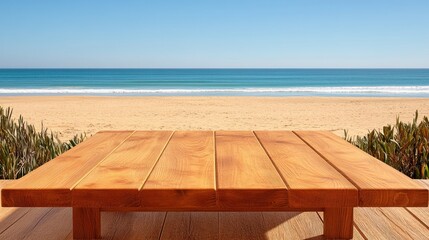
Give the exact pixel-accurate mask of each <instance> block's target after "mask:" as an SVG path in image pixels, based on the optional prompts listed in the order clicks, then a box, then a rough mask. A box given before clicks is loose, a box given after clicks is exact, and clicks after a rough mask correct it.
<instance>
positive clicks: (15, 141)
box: [0, 106, 86, 179]
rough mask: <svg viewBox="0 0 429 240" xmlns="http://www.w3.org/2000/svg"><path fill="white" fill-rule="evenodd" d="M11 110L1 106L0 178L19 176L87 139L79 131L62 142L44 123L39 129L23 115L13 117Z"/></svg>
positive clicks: (16, 177) (15, 177)
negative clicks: (78, 133)
mask: <svg viewBox="0 0 429 240" xmlns="http://www.w3.org/2000/svg"><path fill="white" fill-rule="evenodd" d="M12 112H13V110H12V109H11V108H6V109H4V108H2V107H1V106H0V179H18V178H20V177H22V176H24V175H25V174H27V173H29V172H31V171H32V170H34V169H36V168H37V167H39V166H41V165H42V164H44V163H46V162H48V161H49V160H51V159H53V158H55V157H56V156H58V155H60V154H61V153H63V152H65V151H67V150H69V149H70V148H72V147H74V146H76V145H77V144H79V143H80V142H82V141H83V140H84V139H85V138H86V135H85V134H80V135H75V136H74V137H73V138H72V139H70V140H69V141H67V142H62V141H61V140H60V139H59V138H58V135H57V134H55V133H53V132H52V131H48V129H47V128H45V127H44V126H43V124H42V128H41V130H40V131H36V129H35V127H34V125H31V124H28V123H27V122H25V121H24V119H23V117H22V116H21V115H20V116H19V118H18V119H13V118H12Z"/></svg>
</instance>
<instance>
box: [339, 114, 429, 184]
mask: <svg viewBox="0 0 429 240" xmlns="http://www.w3.org/2000/svg"><path fill="white" fill-rule="evenodd" d="M345 139H346V140H348V141H349V142H350V143H352V144H354V145H355V146H357V147H358V148H360V149H362V150H364V151H365V152H367V153H369V154H370V155H372V156H374V157H375V158H377V159H379V160H381V161H383V162H385V163H386V164H388V165H390V166H392V167H394V168H395V169H397V170H399V171H400V172H402V173H404V174H405V175H407V176H409V177H411V178H416V179H429V169H428V165H429V120H428V117H427V116H424V117H423V118H422V120H421V121H420V122H419V121H418V111H416V113H415V115H414V118H413V121H412V122H408V123H405V122H403V121H400V120H399V117H397V118H396V123H395V124H394V125H386V126H383V127H382V128H381V129H379V130H377V129H374V130H371V131H369V132H368V133H367V134H366V135H364V136H356V137H354V138H353V137H349V136H348V134H347V131H345Z"/></svg>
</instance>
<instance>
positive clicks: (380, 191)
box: [296, 131, 428, 207]
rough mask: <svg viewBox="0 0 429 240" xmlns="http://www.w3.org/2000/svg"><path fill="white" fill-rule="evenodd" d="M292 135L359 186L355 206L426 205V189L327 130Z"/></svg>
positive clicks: (300, 132) (299, 132)
mask: <svg viewBox="0 0 429 240" xmlns="http://www.w3.org/2000/svg"><path fill="white" fill-rule="evenodd" d="M296 134H297V135H298V136H299V137H300V138H301V139H303V140H304V141H305V142H306V143H307V144H308V145H310V146H311V147H312V148H313V149H314V150H315V151H317V152H318V153H319V154H320V155H321V156H323V157H324V158H325V159H326V161H328V162H329V163H330V164H332V165H333V166H334V167H335V168H336V169H337V170H338V171H340V172H341V173H342V174H343V175H344V176H345V177H347V178H348V179H349V180H350V181H351V182H352V183H353V184H354V185H355V186H356V187H357V188H358V189H359V206H364V207H371V206H379V207H392V206H397V207H407V206H416V207H424V206H428V190H427V189H424V188H423V187H422V186H420V185H419V184H418V183H416V182H415V181H413V180H412V179H410V178H409V177H407V176H405V175H403V174H402V173H400V172H398V171H397V170H395V169H394V168H392V167H390V166H388V165H387V164H385V163H383V162H381V161H379V160H377V159H375V158H374V157H372V156H370V155H369V154H367V153H365V152H363V151H361V150H360V149H358V148H356V147H355V146H353V145H351V144H350V143H348V142H347V141H345V140H343V139H342V138H340V137H338V136H336V135H334V134H333V133H330V132H319V131H317V132H315V131H298V132H296Z"/></svg>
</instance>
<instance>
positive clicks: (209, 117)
mask: <svg viewBox="0 0 429 240" xmlns="http://www.w3.org/2000/svg"><path fill="white" fill-rule="evenodd" d="M0 106H2V107H4V108H5V107H12V108H13V109H14V112H13V116H14V117H15V118H17V117H18V116H19V115H20V114H21V115H22V116H23V117H24V120H26V121H27V122H29V123H31V124H34V125H35V126H36V127H37V128H40V126H41V122H43V124H44V126H45V127H47V128H48V129H50V130H52V131H55V132H59V133H60V135H59V137H60V139H62V140H67V139H68V138H70V137H71V136H73V135H74V134H78V133H83V132H85V133H87V134H88V135H91V134H94V133H96V132H97V131H100V130H124V129H136V130H166V129H169V130H304V129H305V130H327V131H332V132H334V133H335V134H337V135H339V136H343V131H344V129H346V130H348V132H349V135H350V136H355V135H362V134H365V133H366V132H367V131H368V130H370V129H374V128H376V129H377V128H381V127H382V126H384V125H387V124H393V123H394V122H395V121H396V117H397V116H399V117H400V119H401V120H403V121H406V122H408V121H411V120H412V119H413V116H414V113H415V111H416V110H419V116H420V118H421V116H424V115H426V116H429V98H408V97H401V98H397V97H349V96H347V97H307V96H296V97H295V96H288V97H277V96H178V97H173V96H0Z"/></svg>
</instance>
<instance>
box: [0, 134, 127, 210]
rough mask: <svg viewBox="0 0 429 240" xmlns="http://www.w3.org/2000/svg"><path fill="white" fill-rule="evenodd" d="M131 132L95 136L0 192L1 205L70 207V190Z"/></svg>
mask: <svg viewBox="0 0 429 240" xmlns="http://www.w3.org/2000/svg"><path fill="white" fill-rule="evenodd" d="M131 133H132V132H131V131H125V132H114V133H98V134H95V135H94V136H92V137H90V138H89V139H87V140H85V141H84V142H82V143H80V144H79V145H78V146H76V147H74V148H72V149H71V150H69V151H67V152H65V153H64V154H61V155H60V156H58V157H57V158H55V159H53V160H51V161H49V162H47V163H45V164H44V165H43V166H42V167H40V168H38V169H36V170H34V171H32V172H30V173H29V174H28V175H26V176H24V177H22V178H21V179H20V180H19V181H16V182H14V183H13V184H9V185H8V186H6V187H5V188H3V189H2V205H3V206H9V207H13V206H15V207H21V206H23V207H49V206H50V207H61V206H64V207H65V206H71V202H72V197H71V191H70V190H71V188H72V187H73V186H74V185H75V184H76V183H77V182H78V181H79V180H80V179H81V178H82V177H83V176H85V174H86V173H87V172H88V171H90V170H91V169H92V168H93V167H94V166H96V165H97V164H98V163H99V162H100V161H102V160H103V159H104V158H105V157H106V156H107V155H109V153H111V152H112V150H113V149H115V147H117V146H118V145H119V144H121V143H122V142H123V141H124V140H125V139H126V138H127V137H128V136H130V135H131Z"/></svg>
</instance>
